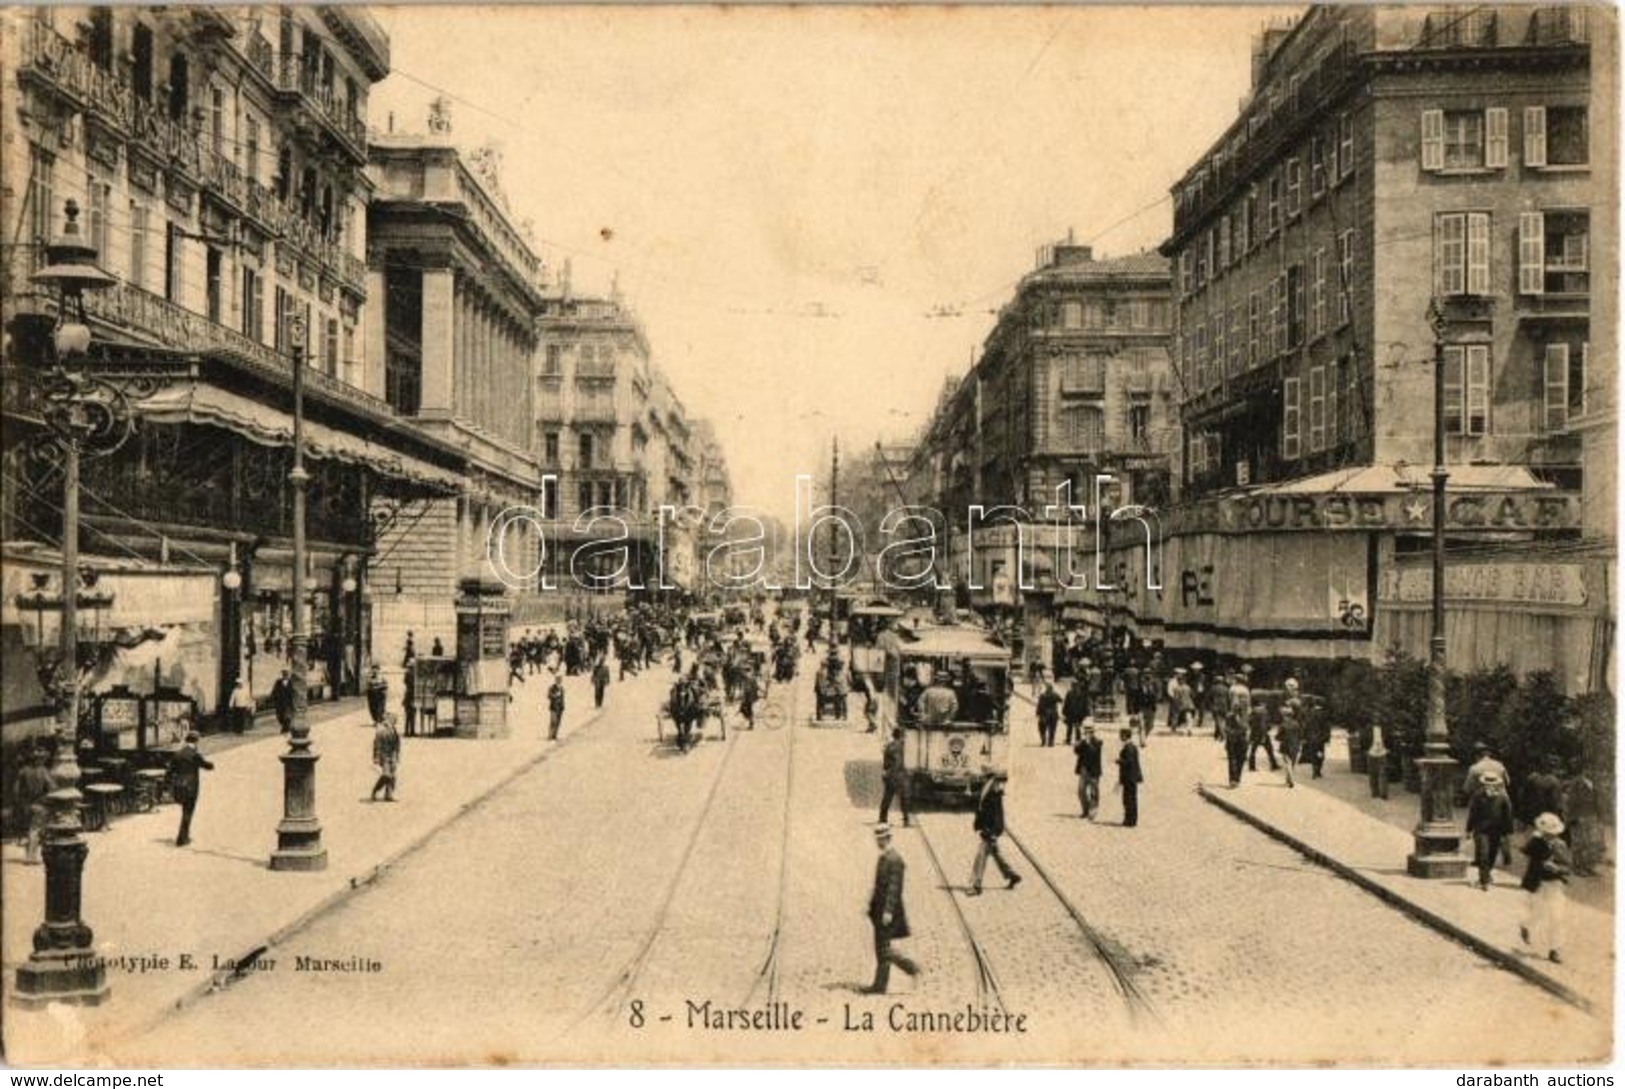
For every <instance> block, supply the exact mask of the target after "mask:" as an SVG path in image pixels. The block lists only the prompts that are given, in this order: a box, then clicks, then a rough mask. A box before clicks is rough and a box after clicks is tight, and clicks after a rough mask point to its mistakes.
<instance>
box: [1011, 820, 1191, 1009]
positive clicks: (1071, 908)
mask: <svg viewBox="0 0 1625 1089" xmlns="http://www.w3.org/2000/svg"><path fill="white" fill-rule="evenodd" d="M1004 836H1005V838H1006V839H1008V840H1009V841H1010V842H1011V843H1012V844H1014V845H1015V848H1016V850H1017V851H1020V852H1021V857H1022V858H1025V859H1026V860H1027V864H1028V865H1029V866H1031V867H1032V868H1033V873H1035V874H1037V875H1038V879H1039V880H1040V881H1042V882H1043V883H1044V887H1045V888H1047V889H1049V891H1050V892H1051V893H1052V894H1053V895H1054V896H1055V899H1056V900H1058V901H1060V904H1061V906H1062V907H1063V908H1065V909H1066V913H1067V915H1069V916H1070V917H1071V918H1072V921H1073V922H1074V923H1076V924H1077V927H1078V930H1079V932H1080V933H1082V935H1083V939H1084V941H1085V942H1087V943H1088V945H1089V947H1090V948H1091V949H1093V950H1094V952H1095V956H1096V957H1098V958H1099V959H1100V962H1101V963H1102V964H1104V965H1105V966H1106V971H1107V972H1108V973H1109V974H1110V975H1111V977H1112V984H1113V985H1114V986H1115V987H1116V989H1117V993H1118V996H1119V997H1120V998H1121V999H1122V1000H1123V1003H1124V1004H1125V1005H1126V1006H1127V1007H1128V1011H1129V1014H1130V1016H1131V1017H1132V1018H1133V1019H1134V1020H1135V1021H1136V1022H1140V1021H1151V1022H1155V1023H1161V1021H1162V1014H1161V1012H1160V1011H1159V1010H1158V1009H1157V1007H1156V1005H1155V1004H1154V1003H1153V1002H1152V1001H1151V998H1150V996H1148V995H1147V994H1146V993H1145V991H1144V990H1142V989H1141V988H1140V985H1139V983H1138V982H1137V981H1136V980H1135V978H1134V975H1135V971H1134V966H1133V964H1132V962H1131V961H1129V960H1128V959H1127V958H1126V957H1125V956H1124V955H1123V954H1122V953H1121V952H1119V951H1118V949H1117V948H1116V947H1115V946H1114V945H1113V943H1111V942H1109V941H1107V940H1106V937H1105V936H1104V935H1103V934H1101V932H1100V931H1099V930H1097V929H1095V927H1094V925H1093V924H1091V923H1090V922H1089V920H1088V919H1087V918H1085V916H1084V914H1083V912H1082V911H1081V910H1079V908H1078V906H1077V905H1076V904H1074V903H1073V902H1072V898H1071V897H1070V896H1068V895H1067V894H1066V892H1065V890H1063V889H1062V888H1061V886H1060V885H1058V884H1056V882H1055V879H1054V878H1053V877H1051V876H1050V872H1049V870H1048V869H1046V868H1045V867H1044V864H1043V863H1042V862H1040V861H1038V856H1037V855H1035V854H1033V852H1032V849H1031V848H1029V847H1028V846H1027V845H1026V844H1025V843H1023V842H1022V840H1021V837H1020V836H1018V835H1016V833H1015V832H1014V831H1013V830H1012V829H1011V828H1010V827H1009V826H1008V825H1007V826H1006V827H1005V830H1004Z"/></svg>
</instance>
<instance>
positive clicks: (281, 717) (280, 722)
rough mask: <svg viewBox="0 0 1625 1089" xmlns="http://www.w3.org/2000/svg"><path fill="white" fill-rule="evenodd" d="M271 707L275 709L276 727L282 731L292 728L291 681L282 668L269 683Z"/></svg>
mask: <svg viewBox="0 0 1625 1089" xmlns="http://www.w3.org/2000/svg"><path fill="white" fill-rule="evenodd" d="M271 707H272V709H273V710H275V711H276V724H277V728H278V729H280V730H281V731H282V732H283V733H288V732H289V731H290V730H292V729H293V681H292V680H291V679H289V677H288V671H287V670H286V669H284V670H283V671H282V675H281V676H279V677H278V678H277V679H276V682H275V683H274V684H272V685H271Z"/></svg>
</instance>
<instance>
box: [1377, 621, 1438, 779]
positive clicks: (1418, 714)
mask: <svg viewBox="0 0 1625 1089" xmlns="http://www.w3.org/2000/svg"><path fill="white" fill-rule="evenodd" d="M1375 679H1376V683H1377V690H1376V693H1375V697H1374V699H1373V704H1374V706H1373V715H1372V717H1373V719H1374V720H1375V721H1376V724H1377V725H1378V726H1381V727H1382V730H1383V738H1384V739H1385V741H1386V744H1387V746H1388V749H1389V751H1390V752H1394V753H1397V754H1399V756H1400V757H1404V756H1420V755H1421V753H1422V737H1423V734H1424V732H1425V728H1426V724H1427V711H1428V671H1427V665H1426V663H1424V662H1423V661H1422V660H1421V659H1419V658H1414V657H1412V656H1411V655H1410V654H1408V653H1406V652H1405V651H1404V650H1401V649H1400V648H1398V647H1393V648H1390V649H1389V651H1388V653H1387V656H1386V657H1385V658H1384V659H1383V663H1382V665H1381V666H1379V667H1378V668H1377V672H1376V678H1375ZM1396 759H1397V757H1396Z"/></svg>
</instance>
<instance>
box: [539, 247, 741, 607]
mask: <svg viewBox="0 0 1625 1089" xmlns="http://www.w3.org/2000/svg"><path fill="white" fill-rule="evenodd" d="M537 330H538V344H537V352H536V356H535V360H534V367H533V371H534V380H535V385H536V409H535V412H536V423H535V426H536V430H537V433H538V438H539V442H540V448H541V462H542V469H543V472H544V474H545V479H544V482H543V489H544V491H543V501H542V503H541V504H540V507H541V509H542V511H543V512H544V515H545V517H546V518H547V519H548V520H549V521H550V525H549V534H548V537H549V540H550V541H552V542H556V543H557V547H556V548H554V549H553V550H552V552H551V553H550V555H549V558H548V559H547V560H546V561H545V562H544V564H543V570H544V572H545V573H546V575H547V578H548V580H549V582H550V583H551V584H552V585H553V586H555V587H556V588H557V589H556V590H553V591H549V592H548V595H549V596H553V597H557V596H559V595H561V594H562V595H564V596H565V597H566V598H568V597H571V596H575V597H579V596H580V595H581V594H583V593H598V594H607V593H617V594H619V593H624V592H626V590H627V589H628V587H629V586H630V587H631V588H632V589H633V591H634V592H657V591H658V590H659V589H660V588H661V586H662V584H663V583H664V585H665V586H666V587H668V588H672V589H678V590H683V591H693V590H695V589H696V588H697V587H696V581H695V580H696V576H697V572H698V554H697V551H696V550H697V548H698V542H699V539H700V537H701V536H702V535H703V534H701V533H700V532H699V531H700V528H701V526H700V519H701V517H702V515H703V514H704V512H705V511H706V510H707V509H708V507H709V504H710V503H711V502H713V501H722V502H723V504H724V505H726V501H727V500H728V499H729V498H730V497H731V490H730V487H729V484H728V477H727V465H726V461H725V460H724V459H723V458H722V454H721V449H720V447H719V446H717V444H716V442H715V439H714V435H713V433H712V432H711V431H710V430H709V428H708V427H703V428H702V427H701V426H700V421H697V420H696V421H691V420H690V419H689V416H688V414H687V411H686V409H685V408H684V407H683V403H682V400H681V399H680V398H679V397H678V395H677V392H676V390H675V389H674V388H673V386H672V384H671V382H670V381H669V380H668V379H667V377H666V375H665V374H664V372H663V371H662V370H661V369H660V367H659V366H658V365H657V364H656V363H655V362H654V360H653V358H652V355H651V351H650V346H649V340H648V337H647V335H646V334H645V333H644V329H643V325H642V323H641V322H640V321H639V320H638V319H637V316H636V315H635V314H634V313H633V312H632V310H631V309H630V308H629V307H628V306H627V305H626V303H625V302H624V301H623V300H622V299H621V298H620V296H619V293H618V292H612V293H611V295H610V296H609V297H607V298H596V297H584V296H577V295H575V294H574V293H573V292H572V291H571V289H570V286H569V281H568V275H566V277H565V279H564V281H563V282H562V283H561V285H560V287H559V290H558V291H557V292H556V293H552V294H549V295H548V297H547V298H546V299H545V300H544V303H543V306H542V311H541V316H540V318H539V319H538V322H537ZM663 507H672V508H674V512H673V515H672V516H670V517H666V518H664V519H663V518H662V514H661V509H662V508H663ZM595 511H597V512H599V513H600V514H604V515H607V514H610V513H611V512H613V518H610V517H595V515H594V512H595Z"/></svg>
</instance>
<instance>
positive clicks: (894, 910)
mask: <svg viewBox="0 0 1625 1089" xmlns="http://www.w3.org/2000/svg"><path fill="white" fill-rule="evenodd" d="M875 846H876V847H878V848H879V849H880V858H879V859H877V860H876V862H875V887H874V891H873V892H871V893H870V894H869V923H870V925H871V926H872V927H873V928H874V932H875V981H874V983H872V984H871V985H870V986H869V987H867V988H865V990H864V993H865V994H885V993H886V981H887V980H888V979H889V978H890V976H891V966H892V965H894V964H895V965H897V967H899V968H901V969H902V970H903V971H905V972H907V973H908V974H909V975H910V976H917V975H919V974H920V966H919V965H918V964H915V963H914V962H913V961H911V960H909V959H908V958H907V957H905V956H904V955H903V954H901V953H899V952H898V951H897V950H895V949H893V948H892V945H891V943H892V942H894V941H897V940H899V939H901V938H906V937H908V935H909V929H908V912H907V911H906V910H905V909H904V907H903V871H904V869H905V868H906V867H905V866H904V864H903V856H902V855H900V854H898V853H897V849H896V848H895V847H893V846H892V843H891V826H890V825H885V824H882V825H880V826H879V827H878V828H876V829H875Z"/></svg>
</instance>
